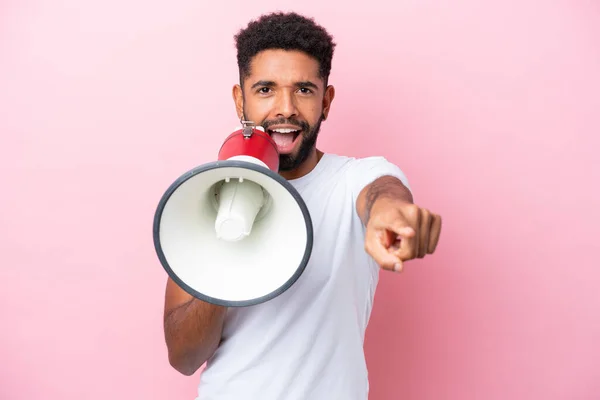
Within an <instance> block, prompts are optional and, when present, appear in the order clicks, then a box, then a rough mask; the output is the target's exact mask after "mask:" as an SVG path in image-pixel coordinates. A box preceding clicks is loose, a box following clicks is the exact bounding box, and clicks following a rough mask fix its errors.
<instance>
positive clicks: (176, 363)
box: [169, 352, 204, 376]
mask: <svg viewBox="0 0 600 400" xmlns="http://www.w3.org/2000/svg"><path fill="white" fill-rule="evenodd" d="M169 364H170V365H171V367H173V369H175V370H176V371H177V372H179V373H180V374H182V375H185V376H192V375H194V374H195V373H196V371H198V369H199V368H200V367H201V366H202V364H204V362H203V361H202V360H193V359H191V357H189V356H187V357H186V356H185V355H183V356H182V355H179V354H175V353H173V352H169Z"/></svg>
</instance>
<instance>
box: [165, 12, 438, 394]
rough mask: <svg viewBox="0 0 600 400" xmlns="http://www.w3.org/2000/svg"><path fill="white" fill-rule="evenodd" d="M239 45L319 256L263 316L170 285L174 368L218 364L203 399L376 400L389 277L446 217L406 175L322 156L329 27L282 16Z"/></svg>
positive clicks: (249, 95) (244, 105)
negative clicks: (381, 291)
mask: <svg viewBox="0 0 600 400" xmlns="http://www.w3.org/2000/svg"><path fill="white" fill-rule="evenodd" d="M236 43H237V51H238V53H237V54H238V55H237V58H238V65H239V71H240V83H239V84H238V85H235V86H234V88H233V98H234V101H235V107H236V110H237V116H238V118H240V119H242V118H243V119H244V120H250V121H254V122H256V123H260V124H261V125H262V126H263V127H264V128H265V130H266V131H267V132H269V134H270V135H271V136H272V138H273V140H274V141H275V142H276V143H277V147H278V150H279V152H280V154H281V170H280V174H281V175H282V176H283V177H285V178H286V179H287V180H288V181H289V182H290V183H291V184H292V185H293V186H294V187H295V188H296V189H297V190H298V192H299V193H300V194H301V195H302V198H303V199H304V201H305V202H306V204H307V207H308V209H309V211H310V214H311V218H312V221H313V225H314V233H315V234H314V245H313V252H312V255H311V259H310V262H309V263H308V265H307V267H306V269H305V271H304V273H303V274H302V276H301V277H300V278H299V279H298V281H297V282H296V283H295V284H294V285H293V286H292V287H291V288H290V289H288V290H287V291H286V292H284V293H283V294H282V295H280V296H278V297H276V298H275V299H273V300H270V301H268V302H266V303H263V304H260V305H256V306H251V307H245V308H229V309H227V308H225V307H220V306H215V305H211V304H207V303H205V302H202V301H200V300H198V299H195V298H192V297H191V296H190V295H188V294H187V293H185V292H184V291H183V290H181V289H180V288H179V287H177V285H176V284H174V283H173V282H172V281H171V280H170V279H169V280H168V283H167V288H166V296H165V297H166V299H165V319H164V324H165V325H164V328H165V338H166V343H167V347H168V353H169V361H170V363H171V365H172V366H173V367H174V368H175V369H176V370H177V371H179V372H181V373H182V374H185V375H191V374H193V373H195V372H196V371H197V370H198V369H199V368H200V367H201V366H202V365H203V364H204V363H205V362H207V365H206V369H205V370H204V371H203V372H202V374H201V382H200V385H199V390H198V392H199V394H198V397H197V400H209V399H210V400H213V399H215V400H242V399H244V400H245V399H253V400H254V399H256V400H326V399H327V400H330V399H331V400H333V399H342V400H366V399H367V396H368V387H369V385H368V379H367V368H366V365H365V358H364V353H363V339H364V333H365V329H366V326H367V322H368V320H369V316H370V313H371V306H372V302H373V296H374V293H375V287H376V284H377V281H378V273H379V269H380V268H383V269H386V270H391V271H400V270H402V268H403V264H404V262H406V261H408V260H411V259H414V258H422V257H424V256H425V255H426V254H431V253H433V252H434V250H435V247H436V245H437V242H438V238H439V235H440V229H441V219H440V217H439V216H438V215H435V214H433V213H431V212H429V211H428V210H426V209H423V208H420V207H418V206H416V205H414V204H413V201H412V195H411V192H410V190H409V188H408V182H407V180H406V177H405V175H404V174H403V173H402V171H401V170H400V169H399V168H398V167H397V166H395V165H393V164H391V163H389V162H388V161H387V160H386V159H384V158H383V157H369V158H363V159H355V158H350V157H344V156H339V155H334V154H324V153H323V152H321V151H319V150H318V149H317V148H316V140H317V135H318V133H319V129H320V126H321V123H322V122H323V121H325V120H326V119H327V117H328V115H329V112H330V110H331V104H332V101H333V98H334V93H335V92H334V88H333V86H331V85H329V84H328V78H329V73H330V69H331V60H332V56H333V50H334V47H335V44H334V43H333V41H332V38H331V36H330V35H329V34H328V33H327V32H326V31H325V30H324V29H323V28H322V27H320V26H318V25H316V24H315V23H314V22H313V21H312V20H311V19H307V18H305V17H302V16H300V15H298V14H295V13H289V14H283V13H275V14H270V15H266V16H263V17H261V18H260V19H259V20H257V21H253V22H251V23H250V24H249V25H248V27H247V28H246V29H244V30H242V31H240V32H239V34H238V35H237V36H236Z"/></svg>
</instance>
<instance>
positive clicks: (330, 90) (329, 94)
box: [323, 85, 335, 121]
mask: <svg viewBox="0 0 600 400" xmlns="http://www.w3.org/2000/svg"><path fill="white" fill-rule="evenodd" d="M334 97H335V88H334V87H333V86H331V85H329V86H327V89H325V95H324V96H323V121H325V120H326V119H327V116H328V115H329V110H330V109H331V103H332V102H333V98H334Z"/></svg>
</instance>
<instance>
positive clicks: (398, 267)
mask: <svg viewBox="0 0 600 400" xmlns="http://www.w3.org/2000/svg"><path fill="white" fill-rule="evenodd" d="M400 270H402V264H400V263H397V264H394V272H400Z"/></svg>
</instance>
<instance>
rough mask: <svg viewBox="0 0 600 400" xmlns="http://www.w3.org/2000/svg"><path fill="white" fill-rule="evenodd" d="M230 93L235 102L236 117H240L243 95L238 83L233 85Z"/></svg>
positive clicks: (242, 108)
mask: <svg viewBox="0 0 600 400" xmlns="http://www.w3.org/2000/svg"><path fill="white" fill-rule="evenodd" d="M232 95H233V101H234V103H235V111H236V112H237V116H238V119H241V118H242V116H243V115H244V95H243V93H242V88H241V86H240V85H239V84H238V85H234V86H233V90H232Z"/></svg>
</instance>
